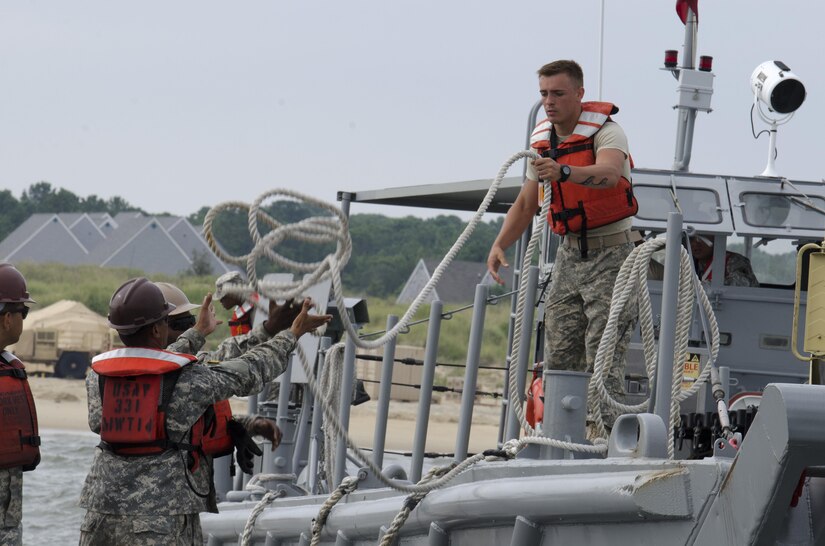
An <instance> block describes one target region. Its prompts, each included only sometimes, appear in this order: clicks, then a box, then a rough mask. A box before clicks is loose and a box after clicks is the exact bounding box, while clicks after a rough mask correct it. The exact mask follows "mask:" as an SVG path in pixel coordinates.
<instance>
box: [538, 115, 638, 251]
mask: <svg viewBox="0 0 825 546" xmlns="http://www.w3.org/2000/svg"><path fill="white" fill-rule="evenodd" d="M618 111H619V109H618V108H617V107H616V106H614V105H613V104H611V103H609V102H583V103H582V112H581V114H580V115H579V121H578V123H577V124H576V128H575V129H574V130H573V134H571V135H570V136H569V137H567V139H565V141H564V142H562V143H561V144H558V143H557V139H556V132H555V128H554V127H553V124H552V123H550V121H549V120H544V121H542V122H541V123H539V124H538V125H537V126H536V129H535V130H534V131H533V134H532V136H531V137H530V146H531V147H532V148H533V149H534V150H535V151H536V152H538V153H540V154H541V155H542V156H544V157H550V158H552V159H554V160H555V161H557V162H558V163H561V164H563V165H571V166H574V167H575V166H588V165H593V164H595V163H596V154H595V153H594V152H593V139H594V137H595V135H596V133H597V132H598V131H599V129H601V128H602V126H603V125H604V124H605V123H607V122H608V121H609V120H610V115H611V114H615V113H616V112H618ZM550 188H551V192H552V195H551V203H550V212H549V213H548V218H547V221H548V222H549V223H550V226H551V228H552V229H553V232H554V233H556V234H558V235H565V234H567V233H571V232H572V233H578V234H579V235H580V236H581V237H583V238H585V240H586V237H587V230H588V229H591V228H597V227H600V226H604V225H607V224H612V223H613V222H617V221H619V220H621V219H623V218H628V217H630V216H633V215H634V214H636V212H637V211H638V210H639V205H638V203H637V202H636V198H635V197H634V196H633V186H632V185H631V183H630V181H629V180H628V179H627V178H625V177H621V178H620V179H619V182H618V183H617V184H616V186H614V187H612V188H594V187H590V186H583V185H582V184H575V183H570V182H559V181H557V180H554V181H551V182H550ZM582 250H583V253H585V247H582Z"/></svg>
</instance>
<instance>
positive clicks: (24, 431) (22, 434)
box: [0, 351, 40, 470]
mask: <svg viewBox="0 0 825 546" xmlns="http://www.w3.org/2000/svg"><path fill="white" fill-rule="evenodd" d="M39 462H40V436H39V435H38V430H37V411H36V410H35V407H34V398H33V397H32V391H31V389H30V388H29V382H28V380H27V379H26V368H25V366H23V363H22V362H20V360H18V358H17V357H16V356H14V355H13V354H11V353H10V352H8V351H3V352H2V353H0V468H15V467H18V466H22V467H23V470H34V468H35V467H36V466H37V465H38V463H39Z"/></svg>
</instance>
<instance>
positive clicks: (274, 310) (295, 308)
mask: <svg viewBox="0 0 825 546" xmlns="http://www.w3.org/2000/svg"><path fill="white" fill-rule="evenodd" d="M300 312H301V304H299V303H295V300H293V299H288V300H286V301H285V302H284V303H283V304H282V305H278V302H276V301H275V300H273V299H270V300H269V317H268V318H267V320H266V322H264V329H265V330H266V332H267V333H268V334H269V335H271V336H274V335H275V334H277V333H278V332H280V331H281V330H286V329H287V328H289V327H290V325H291V324H292V323H293V322H294V321H295V318H296V317H297V316H298V314H299V313H300Z"/></svg>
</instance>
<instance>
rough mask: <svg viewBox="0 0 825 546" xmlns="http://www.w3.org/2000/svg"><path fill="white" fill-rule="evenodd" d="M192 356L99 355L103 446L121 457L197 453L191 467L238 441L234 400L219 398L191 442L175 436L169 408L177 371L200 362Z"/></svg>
mask: <svg viewBox="0 0 825 546" xmlns="http://www.w3.org/2000/svg"><path fill="white" fill-rule="evenodd" d="M196 360H197V358H195V357H194V356H192V355H188V354H182V353H173V352H170V351H163V350H159V349H148V348H142V347H125V348H123V349H115V350H112V351H108V352H106V353H103V354H101V355H98V356H97V357H95V358H94V359H93V360H92V369H93V370H94V371H95V372H96V373H98V374H99V375H100V376H101V377H103V386H102V389H101V391H102V392H101V400H102V408H101V409H102V414H101V419H100V438H101V440H103V442H104V445H103V446H102V447H104V448H106V449H109V450H111V451H114V452H115V453H117V454H118V455H133V456H134V455H154V454H158V453H162V452H163V451H166V450H168V449H179V450H184V451H190V452H193V453H192V455H193V459H192V462H193V464H192V466H191V467H190V471H193V472H194V471H195V470H196V469H197V467H198V464H199V461H200V457H199V453H205V454H206V455H216V456H219V455H225V454H227V453H229V452H231V448H232V440H231V437H230V436H229V433H228V430H227V427H226V422H227V421H228V420H229V419H231V418H232V410H231V408H230V407H229V401H227V400H221V401H219V402H216V403H215V404H213V405H212V406H210V408H209V409H207V411H206V413H205V414H204V415H209V416H210V419H209V422H208V423H205V422H204V415H201V417H200V418H198V420H197V421H196V422H195V424H194V425H193V426H192V429H191V439H190V442H191V443H185V442H173V441H171V440H169V435H168V431H167V430H166V411H167V406H168V404H169V401H170V399H171V396H172V392H173V391H174V387H175V384H176V383H177V378H178V377H177V373H178V372H180V371H181V370H182V369H183V368H184V367H186V366H187V365H189V364H191V363H192V362H195V361H196Z"/></svg>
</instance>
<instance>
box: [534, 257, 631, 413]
mask: <svg viewBox="0 0 825 546" xmlns="http://www.w3.org/2000/svg"><path fill="white" fill-rule="evenodd" d="M632 250H633V244H632V243H625V244H622V245H617V246H613V247H608V248H603V249H599V250H590V251H589V252H588V256H587V259H582V257H581V252H580V251H579V249H577V248H571V247H568V246H566V245H562V246H561V247H560V248H559V250H558V253H557V254H556V263H555V265H554V267H553V281H552V284H551V286H550V290H549V292H548V294H547V301H546V304H545V312H544V313H545V314H544V325H545V343H544V363H545V368H547V369H552V370H569V371H576V372H588V373H593V364H594V362H595V360H596V351H597V350H598V348H599V342H600V341H601V338H602V334H603V333H604V329H605V326H606V325H607V318H608V315H609V312H610V299H611V297H612V295H613V285H614V284H615V282H616V276H617V275H618V273H619V269H620V268H621V266H622V264H623V263H624V260H625V259H626V258H627V256H628V255H629V254H630V252H631V251H632ZM636 313H637V311H636V299H635V297H632V298H631V300H630V301H628V303H627V306H626V307H625V309H624V311H623V312H622V314H621V316H620V317H619V322H618V332H617V338H618V345H617V347H616V352H615V353H614V354H613V361H612V362H611V364H610V370H609V373H608V378H607V381H606V387H607V390H608V392H610V394H611V395H612V396H613V398H615V399H616V400H618V401H619V402H623V401H624V393H625V391H624V368H625V360H624V355H625V351H626V350H627V345H628V343H629V342H630V336H631V334H632V333H633V328H634V326H635V319H636ZM590 402H593V401H590ZM602 417H603V419H604V420H605V423H606V424H607V425H608V426H612V425H613V422H614V421H615V420H616V418H617V417H618V415H617V414H616V413H615V412H614V411H611V410H609V409H608V408H603V409H602Z"/></svg>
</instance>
